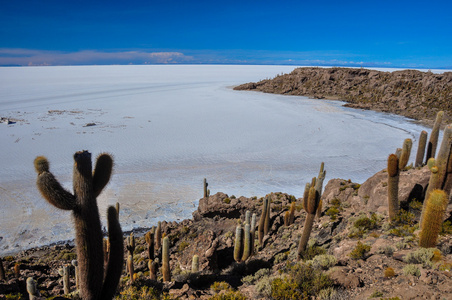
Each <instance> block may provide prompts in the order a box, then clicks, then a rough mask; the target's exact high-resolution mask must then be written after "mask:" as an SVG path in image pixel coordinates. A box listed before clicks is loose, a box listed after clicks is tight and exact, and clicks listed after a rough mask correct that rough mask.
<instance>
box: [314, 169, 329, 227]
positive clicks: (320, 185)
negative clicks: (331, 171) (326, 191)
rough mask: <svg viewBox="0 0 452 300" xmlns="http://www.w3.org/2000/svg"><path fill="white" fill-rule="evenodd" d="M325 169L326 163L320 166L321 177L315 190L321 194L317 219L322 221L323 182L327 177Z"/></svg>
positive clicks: (317, 180) (316, 183)
mask: <svg viewBox="0 0 452 300" xmlns="http://www.w3.org/2000/svg"><path fill="white" fill-rule="evenodd" d="M324 167H325V163H324V162H322V163H321V164H320V171H319V176H318V177H317V179H316V181H315V189H316V191H317V193H318V194H319V199H320V200H319V207H318V208H317V219H320V217H321V215H322V199H321V197H322V189H323V181H324V180H325V176H326V171H325V170H324Z"/></svg>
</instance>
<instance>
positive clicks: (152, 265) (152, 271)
mask: <svg viewBox="0 0 452 300" xmlns="http://www.w3.org/2000/svg"><path fill="white" fill-rule="evenodd" d="M148 268H149V279H151V280H157V271H158V263H157V262H156V261H155V260H152V259H150V260H149V262H148Z"/></svg>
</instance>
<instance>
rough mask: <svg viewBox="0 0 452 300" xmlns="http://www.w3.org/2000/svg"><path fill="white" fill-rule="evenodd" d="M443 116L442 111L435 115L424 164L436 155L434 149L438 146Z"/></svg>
mask: <svg viewBox="0 0 452 300" xmlns="http://www.w3.org/2000/svg"><path fill="white" fill-rule="evenodd" d="M443 115H444V112H443V111H439V112H438V113H437V114H436V120H435V124H434V125H433V128H432V132H431V134H430V139H429V140H428V145H427V156H426V158H425V163H427V162H428V160H429V159H430V158H435V157H436V156H435V153H436V147H437V145H438V136H439V130H440V127H441V122H442V121H443Z"/></svg>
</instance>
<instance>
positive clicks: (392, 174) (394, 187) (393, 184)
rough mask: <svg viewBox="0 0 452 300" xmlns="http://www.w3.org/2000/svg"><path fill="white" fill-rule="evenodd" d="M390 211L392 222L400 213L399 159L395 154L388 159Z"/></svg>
mask: <svg viewBox="0 0 452 300" xmlns="http://www.w3.org/2000/svg"><path fill="white" fill-rule="evenodd" d="M388 210H389V219H390V220H391V221H392V220H394V218H395V217H396V216H397V214H398V213H399V159H398V158H397V155H395V154H391V155H389V157H388Z"/></svg>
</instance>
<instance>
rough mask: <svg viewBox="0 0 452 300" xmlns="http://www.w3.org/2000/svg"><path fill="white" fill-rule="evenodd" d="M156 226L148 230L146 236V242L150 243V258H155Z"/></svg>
mask: <svg viewBox="0 0 452 300" xmlns="http://www.w3.org/2000/svg"><path fill="white" fill-rule="evenodd" d="M153 229H154V228H152V229H151V230H149V231H148V233H146V235H145V236H144V239H145V240H146V243H147V244H148V258H149V259H150V260H153V259H154V230H153Z"/></svg>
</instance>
